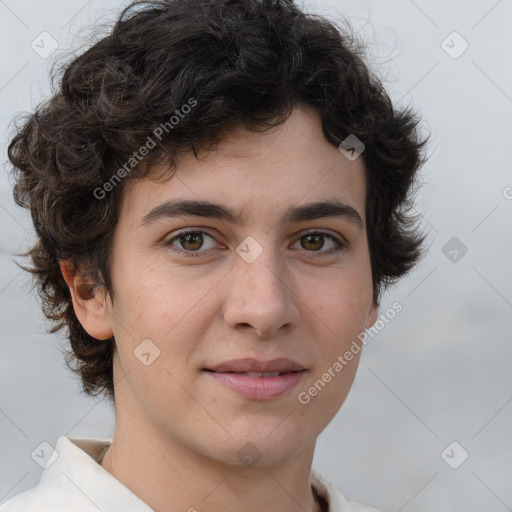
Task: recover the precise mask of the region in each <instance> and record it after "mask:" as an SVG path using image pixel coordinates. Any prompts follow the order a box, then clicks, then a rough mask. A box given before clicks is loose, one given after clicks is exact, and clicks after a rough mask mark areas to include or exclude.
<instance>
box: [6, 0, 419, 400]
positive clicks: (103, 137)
mask: <svg viewBox="0 0 512 512" xmlns="http://www.w3.org/2000/svg"><path fill="white" fill-rule="evenodd" d="M347 24H348V25H350V24H349V23H347ZM365 51H366V50H365V47H364V45H363V44H362V43H361V42H360V41H359V40H358V39H357V38H356V37H355V36H354V35H353V33H352V32H351V31H350V30H347V31H342V30H341V29H340V28H339V27H337V26H336V25H335V24H334V23H332V22H331V21H329V20H327V19H326V18H324V17H322V16H319V15H314V14H306V13H304V12H303V11H302V10H300V9H299V8H298V7H297V6H296V5H295V4H294V2H293V0H207V1H198V0H161V1H142V2H141V1H137V2H133V3H132V4H130V5H129V6H128V7H127V8H126V9H124V10H123V12H122V13H121V15H120V17H119V19H118V20H117V21H116V23H115V25H114V27H113V29H112V31H111V33H110V34H109V35H108V36H107V37H104V38H103V39H100V40H99V41H98V42H96V43H95V44H93V45H92V46H91V47H90V48H89V49H88V50H87V51H85V52H83V53H82V54H80V55H79V56H78V57H77V56H74V57H73V60H72V61H71V62H68V63H66V64H65V65H63V66H61V67H60V68H59V72H60V73H61V75H60V76H59V81H60V82H59V84H58V86H57V87H56V89H55V92H54V94H53V96H52V97H51V98H50V99H49V100H48V101H46V102H44V103H42V104H40V105H39V106H38V107H37V108H36V109H35V111H34V112H33V113H30V114H26V115H25V116H24V117H23V118H22V120H21V121H20V119H18V122H17V123H16V133H15V135H14V136H13V138H12V140H11V142H10V144H9V148H8V156H9V160H10V162H11V163H12V166H13V173H14V175H15V179H16V182H15V187H14V198H15V201H16V203H17V204H18V205H20V206H23V207H25V208H30V211H31V215H32V219H33V222H34V226H35V230H36V233H37V241H36V243H35V245H34V246H33V247H32V248H31V249H30V250H29V251H27V252H26V253H24V254H23V256H30V257H31V261H32V266H31V267H30V268H27V267H23V268H25V269H26V270H28V271H30V272H32V273H33V275H34V281H35V284H37V286H38V291H39V295H40V297H41V299H42V306H43V311H44V314H45V315H46V317H47V318H48V319H49V320H51V321H52V327H51V329H50V330H49V332H56V331H58V330H59V329H61V328H64V327H67V329H68V337H69V340H70V345H71V348H70V349H69V351H67V352H66V355H67V357H66V363H67V364H68V366H69V367H70V368H71V369H72V370H73V371H74V372H76V373H78V374H79V375H80V377H81V380H82V385H83V390H84V391H85V393H87V394H89V395H98V394H99V393H100V392H105V394H106V395H107V397H108V398H110V400H111V401H112V402H113V401H114V383H113V369H112V363H113V354H114V350H115V340H114V338H110V339H108V340H97V339H95V338H93V337H91V336H90V335H89V334H88V333H87V332H86V331H85V330H84V328H83V327H82V325H81V324H80V322H79V321H78V319H77V317H76V315H75V312H74V309H73V304H72V301H71V295H70V291H69V288H68V286H67V284H66V282H65V280H64V278H63V276H62V273H61V270H60V267H59V262H60V261H61V260H68V261H71V262H72V263H73V264H74V265H75V269H78V268H80V269H81V272H82V273H83V274H86V275H89V276H90V277H91V278H92V279H93V280H94V282H95V283H96V284H97V286H105V287H106V290H107V291H108V292H109V293H110V295H111V297H112V298H113V297H114V293H113V292H114V290H113V288H112V283H111V278H110V270H109V255H110V248H111V241H112V235H113V232H114V229H115V227H116V223H117V220H118V205H119V203H120V198H121V193H122V190H123V184H124V183H126V180H128V179H133V178H140V177H143V176H146V175H147V173H148V172H149V169H150V168H151V166H152V165H154V164H155V163H162V162H165V163H167V164H168V165H169V169H170V168H171V167H173V166H174V165H175V162H176V161H177V159H178V158H179V156H180V155H182V154H184V153H186V152H189V151H191V150H192V151H193V152H194V155H195V156H196V157H197V153H196V149H197V148H202V149H207V150H208V149H212V148H214V147H215V145H216V144H218V143H219V142H220V141H222V140H223V139H224V138H225V137H227V136H228V134H229V133H230V130H232V129H234V128H236V127H239V126H244V127H246V128H247V129H249V130H252V131H255V132H256V131H265V130H266V129H268V128H271V127H273V126H277V125H279V124H280V123H283V122H284V121H285V120H286V119H287V118H288V116H289V115H290V114H291V112H292V111H293V109H294V108H295V107H296V106H298V105H299V104H308V105H310V106H312V107H313V108H314V109H315V110H316V111H317V112H318V113H319V114H320V116H321V120H322V129H323V131H324V134H325V136H326V138H327V139H328V141H329V142H330V143H332V144H334V145H336V146H338V145H339V144H340V143H341V142H342V141H343V140H344V139H345V138H346V137H347V136H349V135H351V134H353V135H355V136H356V137H357V138H358V139H360V140H361V141H362V142H363V143H364V144H365V147H366V149H365V151H364V153H363V154H362V155H361V157H362V158H363V162H364V164H365V170H366V176H367V201H366V227H367V236H368V242H369V251H370V260H371V269H372V279H373V290H374V292H373V293H374V301H375V304H377V305H378V304H379V300H380V297H381V292H382V291H383V290H384V289H385V288H387V287H388V286H389V285H391V284H393V283H394V282H395V281H396V280H397V279H398V278H400V277H401V276H403V275H404V274H405V273H407V272H408V271H409V270H410V269H411V268H412V267H413V265H414V264H415V263H416V262H417V260H418V259H419V258H420V256H421V255H422V251H423V247H422V244H423V241H424V238H425V235H423V234H422V233H421V232H420V231H419V230H418V227H417V225H416V222H417V221H418V218H417V216H414V215H412V213H411V207H412V195H413V192H414V185H415V184H416V182H417V171H418V169H419V168H420V167H421V165H422V164H423V163H424V162H425V161H426V157H425V156H424V152H423V149H424V145H425V143H426V142H427V139H428V137H427V138H426V139H423V140H422V137H421V136H420V133H419V129H418V127H419V117H418V115H417V114H416V113H415V112H414V111H413V110H412V109H411V108H410V107H408V108H403V109H402V110H397V109H396V108H394V107H393V105H392V102H391V100H390V98H389V95H388V94H387V92H386V91H385V89H384V87H383V85H382V82H381V81H380V80H379V79H378V78H377V76H376V75H375V74H374V73H372V72H371V71H370V69H369V66H368V65H367V64H366V60H365ZM185 105H190V108H188V109H185V108H184V106H185ZM191 105H193V108H192V106H191ZM183 112H186V115H184V114H183ZM173 116H174V118H175V119H178V121H179V122H174V121H172V120H171V119H172V118H173ZM157 127H161V128H160V130H159V131H158V130H157V131H156V132H155V129H157ZM157 133H158V135H159V136H158V137H156V136H155V134H157ZM149 139H151V141H152V144H153V146H155V148H154V149H152V150H151V151H148V152H146V153H147V154H146V155H145V156H144V158H143V159H140V161H138V162H137V165H135V164H134V165H132V164H130V167H133V168H130V169H127V167H126V162H128V161H131V160H130V159H132V160H133V159H134V158H135V156H137V155H138V156H140V155H139V152H140V149H141V147H142V146H144V145H147V144H148V142H149ZM123 166H124V167H123ZM122 169H124V171H122ZM116 173H117V174H116ZM114 177H117V181H116V182H115V183H114V182H113V178H114ZM120 178H123V179H120ZM109 183H110V186H109V185H108V184H109ZM107 192H108V193H107ZM73 361H74V362H76V365H75V366H74V367H72V366H70V363H71V362H73Z"/></svg>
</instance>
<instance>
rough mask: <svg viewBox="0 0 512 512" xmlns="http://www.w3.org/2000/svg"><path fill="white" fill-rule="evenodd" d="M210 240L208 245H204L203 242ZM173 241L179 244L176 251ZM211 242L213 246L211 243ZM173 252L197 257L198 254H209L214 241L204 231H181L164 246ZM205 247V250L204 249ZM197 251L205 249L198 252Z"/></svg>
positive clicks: (213, 246)
mask: <svg viewBox="0 0 512 512" xmlns="http://www.w3.org/2000/svg"><path fill="white" fill-rule="evenodd" d="M208 239H209V240H210V243H206V244H205V240H208ZM175 241H177V243H178V244H179V245H178V247H177V248H176V249H174V247H176V245H175V243H174V242H175ZM211 241H213V244H212V242H211ZM165 245H167V246H169V247H170V248H171V249H172V250H173V251H174V250H175V251H177V252H182V253H183V252H184V253H188V254H186V255H187V256H199V255H200V254H204V253H206V252H209V251H210V250H211V249H213V248H215V240H214V238H213V237H212V236H210V235H209V234H208V233H206V232H205V231H200V230H188V231H181V232H180V233H178V234H177V235H175V236H173V237H172V238H170V239H169V240H168V241H167V242H166V244H165ZM205 245H206V248H205ZM199 249H205V250H203V251H200V250H199ZM194 253H199V254H194Z"/></svg>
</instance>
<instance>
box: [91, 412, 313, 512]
mask: <svg viewBox="0 0 512 512" xmlns="http://www.w3.org/2000/svg"><path fill="white" fill-rule="evenodd" d="M130 427H131V428H130ZM133 427H135V425H133V424H125V423H117V422H116V431H115V433H114V436H113V439H112V443H111V446H110V448H109V449H108V450H107V452H106V454H105V456H104V457H103V460H102V461H101V466H102V467H103V468H104V469H105V470H106V471H108V472H109V473H111V474H112V475H113V476H114V477H115V478H116V479H117V480H119V481H120V482H121V483H122V484H123V485H125V486H126V487H127V488H128V489H130V490H131V491H132V492H133V493H134V494H136V495H137V496H138V497H139V498H140V499H141V500H142V501H144V502H145V503H146V504H147V505H148V506H149V507H151V508H152V509H153V510H155V512H171V510H172V511H175V510H186V511H189V512H195V511H198V510H199V511H200V510H209V511H211V512H221V511H222V512H235V511H237V512H238V511H239V510H251V511H254V512H321V511H322V506H321V503H320V500H319V499H318V497H317V496H316V494H315V493H314V492H313V489H312V487H311V464H312V458H313V452H314V446H315V443H314V442H313V443H311V444H310V445H309V446H307V447H306V448H305V449H304V450H303V451H302V452H301V453H299V454H298V455H297V456H295V457H294V458H293V460H290V461H287V462H285V463H283V464H280V465H279V466H266V467H265V466H258V465H255V466H244V465H230V464H223V463H221V462H219V461H216V460H213V459H212V458H209V457H207V456H205V455H203V454H200V453H198V452H196V451H194V450H191V449H190V448H189V447H187V446H185V445H183V444H181V443H179V442H178V441H177V440H176V439H163V438H162V437H161V436H159V435H158V433H157V432H148V431H147V430H144V429H139V428H133ZM140 433H143V434H142V435H141V434H140Z"/></svg>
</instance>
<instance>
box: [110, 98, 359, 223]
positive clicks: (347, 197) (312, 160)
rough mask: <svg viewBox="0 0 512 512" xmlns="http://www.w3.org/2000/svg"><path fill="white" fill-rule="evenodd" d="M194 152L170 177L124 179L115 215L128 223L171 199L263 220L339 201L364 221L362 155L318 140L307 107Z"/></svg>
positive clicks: (159, 172) (159, 169) (317, 125)
mask: <svg viewBox="0 0 512 512" xmlns="http://www.w3.org/2000/svg"><path fill="white" fill-rule="evenodd" d="M197 155H198V158H196V157H195V155H194V154H193V152H189V153H187V154H186V155H184V156H183V157H181V158H180V160H179V161H178V162H177V165H176V169H175V170H173V171H172V177H171V179H164V180H162V179H158V178H161V177H162V176H165V174H166V167H165V166H164V165H159V166H155V168H153V169H152V170H151V171H150V173H149V175H148V176H147V177H146V178H144V179H132V180H130V181H129V182H128V183H126V186H125V189H124V190H123V198H122V205H121V208H120V214H121V215H120V218H123V219H124V218H129V219H130V222H131V224H133V223H135V222H136V221H140V220H141V218H143V217H144V216H145V215H147V213H148V211H150V210H151V209H152V208H154V206H155V205H156V204H159V203H161V202H163V201H166V200H169V199H173V198H179V199H180V200H182V199H186V200H190V201H210V202H215V203H221V204H226V205H229V206H231V207H232V209H233V210H236V211H239V212H244V215H243V217H244V218H245V219H246V220H252V221H254V220H256V217H257V218H258V220H260V221H261V220H264V219H265V218H266V219H268V220H270V218H271V217H272V215H280V214H282V213H283V212H284V211H285V210H289V207H290V206H291V205H298V204H301V203H311V202H315V201H325V200H340V201H342V202H344V203H347V204H350V205H351V206H353V207H354V208H355V209H356V210H357V212H358V213H359V215H360V216H361V218H362V219H364V206H365V196H366V180H365V168H364V163H363V160H362V158H358V159H356V160H354V161H350V160H348V159H347V158H346V157H345V156H344V155H343V154H342V153H341V152H340V151H339V150H338V148H337V147H336V146H334V145H333V144H331V143H330V142H329V141H328V140H327V139H326V138H325V135H324V134H323V131H322V126H321V119H320V116H319V114H318V113H317V112H316V111H314V110H313V109H312V108H309V107H303V106H300V107H298V108H297V109H295V110H294V111H293V112H292V114H291V115H290V117H289V118H288V119H287V120H286V121H285V122H284V123H282V124H281V125H278V126H276V127H273V128H272V129H271V130H268V131H266V132H262V133H257V132H251V131H249V130H246V129H244V128H237V129H234V130H233V131H231V132H230V133H229V134H228V135H227V136H226V137H225V138H224V139H223V140H222V141H221V143H219V145H218V146H217V147H216V149H215V150H213V151H209V152H206V151H198V152H197ZM170 172H171V171H168V173H170ZM256 212H257V214H256Z"/></svg>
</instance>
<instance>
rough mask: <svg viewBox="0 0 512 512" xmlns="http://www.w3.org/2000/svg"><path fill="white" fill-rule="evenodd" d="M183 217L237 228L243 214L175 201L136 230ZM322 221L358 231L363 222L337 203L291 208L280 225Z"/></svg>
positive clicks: (161, 207)
mask: <svg viewBox="0 0 512 512" xmlns="http://www.w3.org/2000/svg"><path fill="white" fill-rule="evenodd" d="M183 216H195V217H208V218H213V219H219V220H225V221H228V222H231V223H233V224H240V223H241V222H242V220H243V212H235V211H234V210H232V209H231V208H228V207H226V206H224V205H221V204H217V203H212V202H209V201H191V200H176V201H165V202H164V203H162V204H160V205H158V206H156V207H155V208H153V209H152V210H150V211H149V212H148V213H147V214H146V215H144V217H143V218H142V220H141V222H140V224H139V226H140V227H143V226H146V225H148V224H151V223H154V222H156V221H158V220H160V219H163V218H169V217H183ZM323 217H342V218H345V219H346V220H348V221H349V222H350V223H352V224H354V225H355V226H356V227H358V228H359V229H361V230H362V229H363V220H362V218H361V216H360V215H359V213H358V212H357V210H356V209H355V208H353V207H352V206H350V205H348V204H346V203H343V202H342V201H338V200H330V201H321V202H316V203H308V204H305V205H302V206H292V207H290V208H289V209H288V210H287V211H286V212H285V214H284V215H283V217H282V219H281V220H280V223H282V224H283V223H294V222H302V221H307V220H314V219H320V218H323Z"/></svg>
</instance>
